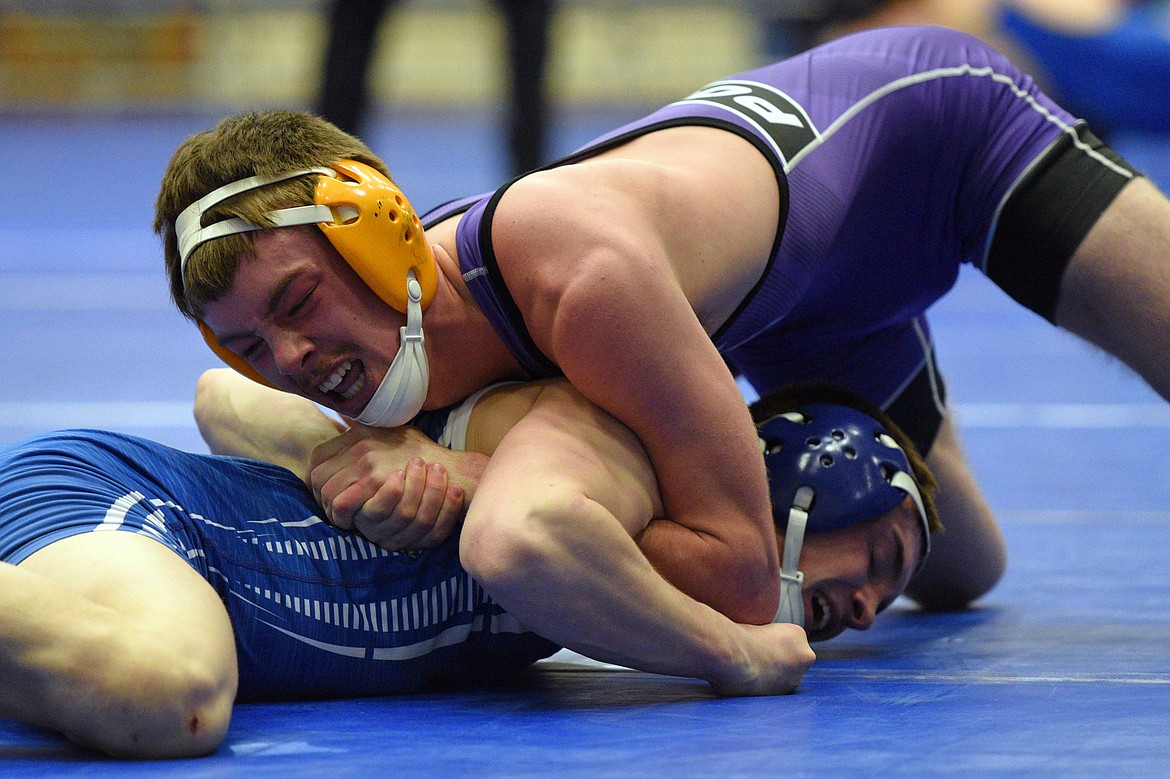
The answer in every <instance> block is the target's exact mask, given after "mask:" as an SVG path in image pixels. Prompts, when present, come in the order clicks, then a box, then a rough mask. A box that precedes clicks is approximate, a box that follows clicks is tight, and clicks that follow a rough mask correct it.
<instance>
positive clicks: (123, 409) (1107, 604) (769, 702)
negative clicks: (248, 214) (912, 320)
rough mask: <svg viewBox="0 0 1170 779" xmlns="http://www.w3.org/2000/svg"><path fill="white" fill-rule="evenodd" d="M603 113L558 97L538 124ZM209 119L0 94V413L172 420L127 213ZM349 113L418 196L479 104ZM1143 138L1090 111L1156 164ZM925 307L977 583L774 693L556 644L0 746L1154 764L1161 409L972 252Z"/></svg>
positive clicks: (963, 765)
mask: <svg viewBox="0 0 1170 779" xmlns="http://www.w3.org/2000/svg"><path fill="white" fill-rule="evenodd" d="M624 118H627V117H623V116H591V117H577V118H570V119H566V120H565V121H564V123H563V126H562V127H561V128H560V129H559V131H558V132H559V133H560V136H559V137H560V141H559V143H560V145H561V146H562V147H563V148H569V147H571V146H573V145H575V144H576V143H577V142H579V141H580V140H583V139H584V138H586V137H588V136H589V135H591V134H592V133H593V132H594V131H595V130H600V129H603V128H606V127H608V126H610V125H611V124H616V123H617V122H618V121H619V120H621V119H624ZM211 120H212V119H211V118H210V117H202V116H189V117H175V116H172V117H107V118H99V119H92V118H91V119H86V120H81V119H70V120H64V119H48V118H42V119H28V118H20V117H0V133H2V134H3V137H4V138H5V143H4V144H0V164H3V166H4V168H5V169H6V170H8V171H10V172H11V171H24V172H26V174H27V175H24V176H22V177H21V179H20V186H19V188H16V187H8V188H6V191H5V192H4V194H2V195H0V198H3V201H4V203H3V205H4V208H0V331H2V332H3V333H4V334H5V338H4V339H3V340H2V341H0V387H3V389H2V390H0V441H10V440H13V439H15V438H18V437H20V436H23V435H25V434H28V433H34V432H39V431H42V430H45V429H49V428H54V427H73V426H98V427H112V428H115V429H121V430H126V431H128V432H132V433H136V434H139V435H146V436H150V437H153V438H156V439H159V440H161V441H164V442H165V443H169V444H172V445H175V446H180V447H183V448H188V449H193V450H201V449H202V444H201V442H200V441H199V438H198V434H197V432H196V431H195V428H194V425H193V423H192V421H191V419H190V396H191V391H192V387H193V385H194V381H195V378H196V377H197V376H198V375H199V373H200V372H201V371H202V370H203V369H205V368H207V367H212V366H213V365H214V364H215V363H214V360H213V359H212V357H211V355H210V354H209V353H208V352H206V350H205V349H204V347H203V346H202V345H201V343H200V342H199V340H198V338H197V337H196V334H195V332H194V330H193V329H192V327H191V326H190V325H189V324H188V323H186V322H184V321H183V320H182V319H181V317H180V316H179V315H178V314H177V313H175V312H174V311H173V310H172V309H171V307H170V306H169V304H168V303H167V302H166V288H165V282H164V280H163V276H162V272H161V269H160V267H159V266H160V259H159V250H158V246H157V242H156V240H155V238H154V237H153V235H152V234H151V233H150V219H151V213H152V199H153V196H154V189H155V186H156V184H157V181H158V178H159V176H160V175H161V171H162V167H163V165H164V164H165V160H166V158H167V156H168V155H169V153H170V151H171V149H172V148H173V147H174V146H175V145H176V144H177V143H178V141H179V140H180V139H181V138H182V137H184V136H185V135H186V134H188V133H189V132H192V131H194V130H196V129H200V128H202V127H203V126H205V125H206V124H207V123H208V122H209V121H211ZM371 140H372V145H373V146H374V147H375V148H376V149H378V150H379V151H381V152H383V153H385V154H387V155H388V156H390V157H391V160H392V166H393V167H394V168H395V169H396V172H397V174H398V176H399V178H400V179H401V180H402V183H403V184H404V187H405V189H406V190H407V191H408V192H411V193H412V195H413V197H414V199H415V200H416V202H417V203H418V204H419V205H420V206H421V207H424V208H425V207H426V206H429V205H434V204H437V203H438V202H441V201H442V200H445V199H447V198H449V197H452V196H456V195H460V194H465V193H466V192H470V191H475V190H479V189H484V188H487V187H488V186H490V185H491V184H492V182H493V181H495V180H496V179H498V178H499V176H500V171H501V170H502V167H503V166H502V164H501V163H500V162H499V150H498V144H497V142H496V140H495V134H494V122H493V120H491V118H490V117H481V118H479V119H476V118H474V117H473V118H472V120H471V121H470V122H468V121H466V120H464V121H463V123H462V124H460V123H458V122H455V121H454V120H453V118H452V117H448V116H427V115H418V116H404V117H397V118H395V119H394V121H393V122H389V123H386V124H384V125H380V126H379V128H378V129H377V130H376V131H375V133H373V134H372V136H371ZM1167 145H1168V143H1167V142H1166V141H1165V140H1163V139H1153V138H1140V139H1137V138H1135V139H1120V140H1119V141H1118V146H1119V148H1121V149H1122V150H1123V152H1126V153H1129V154H1130V155H1131V156H1132V158H1133V159H1134V160H1135V161H1136V162H1138V164H1139V166H1141V167H1143V168H1144V169H1145V170H1147V171H1149V172H1151V174H1152V175H1153V176H1154V178H1155V180H1157V181H1159V182H1160V183H1162V185H1163V187H1166V186H1167V182H1170V166H1168V164H1167V160H1170V155H1168V154H1166V151H1167ZM394 149H405V150H410V153H411V154H412V155H413V157H412V159H411V160H405V159H403V160H397V159H395V151H394ZM451 150H455V153H454V154H450V153H449V152H450V151H451ZM933 322H934V326H935V331H936V335H937V339H938V344H939V355H940V360H941V363H942V368H943V371H944V373H945V375H946V376H947V377H948V380H949V382H950V390H951V395H952V397H953V399H954V400H955V403H956V407H957V411H958V419H959V421H960V425H961V428H962V432H963V436H964V439H965V441H966V444H967V447H968V449H969V452H970V455H971V459H972V461H973V463H974V467H975V469H976V472H977V473H978V475H979V477H980V479H981V481H982V483H983V484H984V487H985V489H986V492H987V494H988V496H989V499H990V500H991V503H992V505H993V506H994V508H995V509H996V510H997V512H998V513H999V515H1000V517H1001V519H1002V522H1003V525H1004V529H1005V533H1006V535H1007V538H1008V542H1009V548H1010V551H1011V563H1010V568H1009V571H1008V574H1007V576H1006V577H1005V579H1004V581H1003V582H1002V584H1001V585H1000V586H999V587H998V588H997V589H996V590H995V591H994V592H992V593H991V595H990V596H989V597H987V598H986V599H985V601H984V602H982V603H981V604H980V606H979V608H977V609H974V610H972V611H969V612H965V613H960V614H942V615H923V614H920V613H917V612H916V611H914V610H913V609H911V608H910V607H909V606H906V605H903V604H898V605H897V606H895V607H894V609H892V610H891V612H890V614H889V615H888V616H884V617H883V618H882V619H880V620H879V621H878V623H877V625H876V626H875V628H874V629H873V630H871V631H869V632H868V633H865V634H852V635H849V636H846V637H843V638H842V639H839V640H837V641H835V642H833V643H831V644H828V645H820V646H819V647H818V654H819V658H820V659H819V661H818V663H817V664H816V665H815V666H814V668H813V669H812V670H811V671H810V672H809V674H808V675H807V677H806V681H805V683H804V684H803V685H802V687H801V689H800V691H799V692H798V693H797V694H795V695H792V696H787V697H783V698H768V699H737V700H724V699H718V698H714V697H712V695H711V694H710V693H709V691H708V689H707V688H706V686H705V685H703V684H701V683H698V682H695V681H691V680H685V679H673V678H665V677H654V676H650V675H647V674H641V673H635V672H630V671H624V670H617V669H610V668H600V667H596V666H593V665H588V664H584V663H580V662H578V661H576V659H575V658H560V659H558V660H557V661H556V662H553V663H542V664H540V665H539V666H538V667H537V669H535V670H534V671H533V672H532V673H530V674H527V675H525V676H524V677H523V678H521V679H520V680H518V681H517V682H516V683H514V684H511V685H508V686H501V687H497V688H488V689H478V690H443V691H433V692H428V693H426V694H419V695H411V696H404V697H400V698H393V699H375V700H360V701H335V702H321V703H305V704H264V705H242V706H240V707H238V709H237V711H236V714H235V718H234V720H233V724H232V727H231V730H230V732H229V734H228V738H227V741H226V743H225V744H224V746H223V748H222V749H220V751H219V752H218V753H217V754H215V755H213V756H211V757H209V758H205V759H200V760H191V761H175V762H167V763H126V762H121V761H113V760H107V759H103V758H98V757H95V756H94V755H92V754H90V753H87V752H84V751H82V750H79V749H76V748H74V747H71V746H70V745H69V744H68V743H66V742H64V741H63V740H61V739H59V738H57V737H55V736H53V735H51V734H46V733H42V732H40V731H37V730H34V729H31V728H27V727H25V726H23V725H19V724H17V723H13V722H9V721H3V720H0V776H3V777H23V776H29V777H33V776H35V777H45V776H54V777H56V776H62V777H65V776H87V777H89V776H119V777H121V776H136V775H143V776H165V777H170V776H174V777H234V776H241V777H243V776H247V777H253V778H260V777H281V779H294V777H320V776H336V777H344V776H365V775H388V774H393V775H403V776H467V775H479V776H590V777H597V776H629V775H637V776H673V777H678V776H748V775H750V776H759V775H781V774H783V775H794V776H806V775H817V776H833V777H837V776H866V777H869V776H877V775H890V776H915V777H919V776H980V777H982V776H1004V777H1008V776H1011V777H1017V776H1023V775H1028V776H1062V777H1063V776H1089V775H1105V776H1148V777H1155V776H1165V775H1166V766H1167V765H1170V736H1167V724H1168V723H1170V566H1168V563H1170V478H1168V477H1170V409H1168V407H1167V406H1166V404H1164V403H1163V402H1162V401H1161V400H1160V399H1158V398H1157V397H1156V396H1154V395H1153V393H1152V392H1150V391H1149V390H1148V389H1147V388H1146V387H1145V386H1144V385H1143V384H1141V383H1140V382H1138V381H1137V380H1135V379H1134V378H1133V377H1131V376H1129V375H1128V374H1127V373H1126V372H1125V371H1124V370H1123V369H1122V368H1120V367H1118V366H1116V365H1114V364H1112V363H1111V362H1109V361H1107V360H1105V359H1104V358H1102V357H1101V356H1099V355H1097V354H1095V353H1093V352H1092V351H1091V350H1090V349H1088V348H1087V347H1085V346H1083V345H1081V344H1079V343H1078V342H1076V341H1075V340H1073V339H1072V338H1069V337H1066V336H1064V335H1062V334H1060V333H1057V332H1055V331H1053V330H1052V329H1051V328H1050V327H1049V326H1048V325H1047V324H1045V323H1044V322H1042V321H1041V320H1039V319H1038V318H1036V317H1035V316H1032V315H1030V314H1028V313H1026V312H1022V311H1020V310H1018V309H1017V308H1016V307H1014V306H1013V305H1012V304H1011V303H1010V302H1009V301H1007V300H1006V298H1004V297H1003V296H1002V295H1001V294H1000V293H998V292H997V291H996V290H995V289H994V288H993V287H991V285H990V284H988V283H987V282H986V281H985V280H983V279H982V278H980V277H978V276H976V275H974V274H968V273H965V274H964V275H963V276H962V278H961V279H960V283H959V285H958V287H957V288H956V290H955V291H954V292H953V293H952V295H951V296H950V297H948V299H947V300H946V301H945V302H944V303H942V304H941V305H940V306H939V307H938V310H937V311H936V312H935V314H934V319H933Z"/></svg>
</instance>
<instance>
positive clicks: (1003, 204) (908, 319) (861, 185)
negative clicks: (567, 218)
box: [424, 27, 1135, 452]
mask: <svg viewBox="0 0 1170 779" xmlns="http://www.w3.org/2000/svg"><path fill="white" fill-rule="evenodd" d="M679 125H705V126H711V127H718V128H723V129H726V130H728V131H729V132H734V133H737V134H739V135H741V136H743V137H745V138H747V139H748V140H749V141H751V142H752V143H753V144H754V145H755V146H756V147H757V148H758V149H759V150H760V153H761V154H763V155H764V156H765V157H767V159H768V160H769V161H770V162H771V164H772V166H773V167H774V169H775V171H776V177H777V181H778V182H779V186H780V192H781V208H780V213H779V214H778V215H777V229H776V243H775V248H774V253H773V256H772V258H771V261H770V263H769V265H768V267H767V270H766V271H765V273H764V276H763V277H762V278H761V279H760V282H759V283H758V284H757V285H756V287H755V289H753V290H752V291H751V293H749V294H748V295H747V296H746V298H745V299H744V301H743V302H742V304H741V305H740V307H739V309H738V310H737V311H736V313H735V314H733V315H732V317H731V318H730V319H729V320H728V321H727V322H726V323H724V325H723V326H722V327H721V328H720V329H719V330H718V332H716V333H715V334H714V335H713V339H714V341H715V343H716V345H717V346H718V347H719V349H720V351H721V352H722V353H723V354H724V356H725V357H726V358H728V359H729V361H731V362H732V363H733V364H734V366H735V367H736V368H738V369H739V370H740V371H741V372H742V373H743V375H744V376H745V377H746V378H747V379H748V380H749V381H750V382H751V384H752V385H753V386H754V387H755V388H756V389H757V390H759V391H760V392H761V393H764V392H767V391H769V390H771V389H774V388H776V387H779V386H782V385H784V384H787V383H790V382H794V381H825V382H833V383H837V384H840V385H843V386H846V387H848V388H850V389H852V390H854V391H856V392H858V393H860V394H861V395H863V396H864V397H866V398H867V399H868V400H870V401H871V402H874V403H876V404H878V405H879V406H881V407H882V408H885V409H888V410H889V411H890V413H891V416H893V417H894V418H895V421H897V422H899V423H900V424H902V425H903V426H904V428H905V429H906V430H907V432H908V433H909V434H910V435H911V437H912V438H914V439H915V442H916V443H917V444H918V445H919V446H920V448H921V449H922V451H924V452H925V451H929V448H930V443H931V442H932V440H933V436H934V433H935V431H936V430H937V427H938V424H939V422H940V421H941V418H942V396H943V390H942V387H941V383H940V381H939V380H938V377H937V373H936V368H935V366H934V361H933V356H932V351H933V349H932V345H931V340H930V333H929V329H928V327H927V323H926V318H925V316H924V312H925V311H926V309H927V308H928V307H929V306H930V305H931V304H932V303H934V302H935V301H936V300H938V299H939V298H940V297H941V296H942V295H943V294H945V293H946V292H947V291H948V290H949V289H950V288H951V286H952V285H953V284H954V283H955V280H956V278H957V276H958V272H959V267H960V265H961V264H962V263H970V264H972V265H974V266H976V267H978V268H980V269H981V270H983V272H985V273H986V274H987V275H988V276H989V277H990V278H992V279H993V280H994V281H995V282H996V283H997V284H999V285H1000V286H1001V287H1003V288H1004V289H1005V290H1006V291H1007V292H1008V293H1009V294H1011V295H1012V296H1013V297H1015V298H1016V299H1017V300H1019V301H1020V302H1022V303H1024V304H1025V305H1027V306H1029V307H1030V308H1032V309H1033V310H1036V311H1037V312H1039V313H1041V314H1042V315H1044V316H1046V317H1048V318H1049V319H1051V318H1052V316H1053V314H1054V308H1055V299H1056V290H1057V289H1058V287H1059V282H1060V276H1061V274H1062V272H1063V268H1064V266H1065V264H1066V263H1067V261H1068V259H1069V257H1070V256H1071V254H1072V252H1073V251H1074V250H1075V248H1076V245H1077V244H1078V243H1079V240H1080V238H1081V237H1083V236H1084V234H1085V233H1086V232H1087V231H1088V229H1089V228H1090V227H1091V226H1092V224H1093V223H1094V222H1095V221H1096V219H1097V217H1098V216H1099V215H1100V213H1101V212H1102V211H1103V210H1104V209H1105V207H1106V206H1107V205H1108V203H1109V202H1111V200H1112V198H1113V197H1114V196H1115V195H1116V194H1117V192H1118V191H1120V189H1121V187H1122V186H1124V184H1125V183H1127V182H1128V181H1129V180H1130V179H1132V178H1133V176H1134V175H1135V174H1134V172H1133V170H1132V169H1131V168H1130V167H1129V166H1128V165H1126V164H1125V163H1124V161H1122V160H1120V158H1118V157H1117V156H1116V155H1115V154H1113V153H1112V152H1111V151H1110V150H1109V149H1108V148H1107V147H1104V146H1103V144H1101V143H1100V141H1098V140H1097V139H1096V138H1094V137H1093V136H1092V135H1091V133H1089V132H1088V131H1087V130H1086V129H1085V128H1084V127H1083V126H1082V125H1081V124H1080V123H1078V122H1077V120H1076V119H1074V118H1073V117H1072V116H1071V115H1070V114H1068V113H1067V112H1066V111H1064V110H1063V109H1061V108H1060V107H1059V106H1057V105H1056V104H1055V103H1053V102H1052V101H1051V100H1050V99H1049V98H1048V97H1046V96H1045V95H1044V94H1042V93H1041V92H1040V91H1039V90H1038V89H1037V88H1036V86H1035V84H1033V82H1032V80H1031V79H1030V78H1029V77H1028V76H1026V75H1025V74H1023V73H1021V72H1020V71H1019V70H1018V69H1017V68H1016V67H1015V66H1014V65H1013V64H1012V63H1011V62H1010V61H1008V60H1007V59H1006V58H1004V57H1003V56H1002V55H1000V54H999V53H998V52H996V51H994V50H993V49H991V48H989V47H988V46H987V45H986V44H984V43H982V42H981V41H979V40H978V39H976V38H973V37H970V36H968V35H965V34H963V33H959V32H955V31H952V30H946V29H943V28H929V27H918V28H911V27H906V28H890V29H883V30H874V31H869V32H864V33H859V34H857V35H853V36H849V37H846V38H842V39H839V40H836V41H833V42H831V43H828V44H826V45H824V46H821V47H818V48H816V49H813V50H811V51H808V52H806V53H804V54H802V55H799V56H796V57H793V58H791V59H788V60H784V61H782V62H779V63H776V64H774V65H770V66H768V67H764V68H760V69H758V70H753V71H749V72H746V73H741V74H738V75H735V76H731V77H729V78H727V79H722V80H720V81H716V82H714V83H712V84H709V85H708V86H706V87H704V88H702V89H700V90H698V91H697V92H695V93H694V94H692V95H690V96H689V97H687V98H685V99H683V100H681V101H679V102H676V103H672V104H670V105H668V106H666V107H665V108H662V109H660V110H658V111H656V112H655V113H653V114H650V115H649V116H647V117H645V118H643V119H640V120H638V121H636V122H633V123H631V124H628V125H626V126H624V127H621V128H619V129H617V130H615V131H613V132H611V133H608V134H607V135H604V136H602V137H600V138H598V139H596V140H595V141H593V142H591V143H589V144H588V145H586V146H585V147H584V148H582V149H581V150H579V151H577V152H575V153H574V154H572V155H570V156H569V157H566V158H565V159H562V160H559V161H557V162H555V163H553V165H552V166H557V165H566V164H572V163H574V162H578V161H581V160H583V159H587V158H588V157H590V156H592V155H595V154H597V153H599V152H601V151H604V150H607V149H611V148H613V147H615V146H617V145H620V144H622V143H625V142H627V141H629V140H631V139H632V138H635V137H637V136H639V135H644V134H646V133H650V132H654V131H656V130H660V129H665V128H667V127H673V126H679ZM552 166H550V167H552ZM1053 180H1059V181H1060V182H1061V186H1059V187H1053V186H1050V184H1051V182H1052V181H1053ZM1046 185H1047V186H1046ZM506 189H507V186H505V187H502V188H501V189H499V190H497V191H495V192H493V193H489V194H485V195H482V196H478V197H475V198H467V199H464V200H461V201H456V202H454V203H450V204H447V205H445V206H443V207H441V208H439V209H436V210H435V211H433V212H431V213H430V214H428V215H427V216H426V218H425V219H424V223H425V224H426V225H427V226H430V225H433V224H436V223H438V222H440V221H442V220H443V219H446V218H448V217H450V216H453V215H456V214H459V213H464V216H463V219H462V221H461V222H460V224H459V227H458V231H457V240H458V248H459V261H460V265H461V267H462V270H463V274H464V280H465V281H466V282H467V284H468V286H469V288H470V289H471V291H472V293H473V294H474V295H475V298H476V300H477V302H478V303H479V305H480V306H481V308H482V309H483V310H484V311H485V313H486V314H487V316H488V317H489V319H490V320H491V321H492V322H493V324H494V325H495V327H496V328H497V330H498V331H499V332H500V333H501V335H502V336H503V337H504V339H505V341H506V342H507V343H508V345H509V347H510V348H511V350H512V351H513V352H514V353H515V354H516V356H517V357H518V358H519V360H520V362H521V364H522V365H523V366H524V368H525V369H526V370H527V371H528V372H529V373H531V374H532V375H533V376H548V375H555V374H557V373H559V370H558V368H557V367H556V366H555V365H554V364H552V363H551V362H550V361H549V360H548V358H547V357H545V356H544V355H543V354H541V353H540V351H539V350H538V349H537V348H536V347H535V345H534V344H533V342H532V340H531V338H530V337H529V334H528V333H527V331H526V330H525V327H524V324H523V320H522V318H521V316H520V314H519V311H518V309H517V308H516V306H515V303H514V302H513V301H512V299H511V297H510V295H509V294H508V291H507V288H506V286H505V280H504V279H502V278H501V276H500V272H499V269H498V267H497V265H496V262H495V258H494V256H493V252H492V245H491V218H492V214H493V212H494V209H495V206H496V204H497V203H498V201H499V199H500V197H501V196H502V195H503V193H504V191H505V190H506ZM1037 192H1044V193H1045V195H1044V197H1043V198H1041V197H1040V196H1039V195H1038V194H1036V193H1037ZM1086 203H1087V204H1089V207H1088V208H1087V210H1086V206H1085V204H1086ZM1003 214H1007V215H1008V216H1010V217H1011V223H1012V228H1011V229H1009V230H999V231H997V225H998V224H999V223H1000V219H1001V215H1003ZM999 233H1002V235H1000V234H999ZM1045 235H1052V236H1056V238H1059V240H1057V239H1056V238H1054V239H1053V240H1052V241H1049V242H1047V243H1046V244H1045V245H1044V246H1043V247H1042V249H1041V250H1039V251H1037V250H1035V249H1034V247H1032V246H1026V245H1025V244H1027V243H1028V242H1029V241H1034V240H1038V239H1037V238H1036V237H1035V236H1045ZM1028 263H1031V264H1034V267H1033V266H1030V265H1027V264H1028Z"/></svg>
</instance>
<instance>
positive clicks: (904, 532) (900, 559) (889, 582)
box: [780, 497, 924, 641]
mask: <svg viewBox="0 0 1170 779" xmlns="http://www.w3.org/2000/svg"><path fill="white" fill-rule="evenodd" d="M923 541H924V539H923V537H922V525H921V520H919V518H918V514H917V509H916V508H915V506H914V502H913V501H912V500H911V499H910V498H909V497H907V498H906V499H905V500H904V501H903V502H902V503H901V504H900V505H898V506H897V507H895V508H894V509H893V510H891V511H889V512H887V513H886V514H883V515H882V516H880V517H877V518H876V519H870V520H866V521H865V522H859V523H857V524H855V525H851V526H848V527H844V528H840V529H838V530H832V531H829V532H827V533H809V534H807V535H805V539H804V546H803V548H802V550H801V554H800V570H801V571H803V572H804V587H803V592H802V595H803V597H804V610H805V630H806V631H807V632H808V636H809V640H810V641H826V640H828V639H830V638H834V637H836V636H838V635H840V634H841V633H842V632H844V630H845V629H846V628H853V629H855V630H868V629H869V627H870V625H872V624H873V620H874V617H876V616H877V615H878V614H879V613H881V612H882V611H883V610H884V609H885V608H886V607H887V606H889V605H890V604H891V603H893V601H894V600H895V599H896V598H897V597H898V596H899V595H901V594H902V592H903V591H905V589H906V586H907V585H908V584H909V583H910V578H911V577H912V576H913V575H914V572H915V570H916V569H917V567H918V562H919V559H920V558H921V556H922V545H923ZM783 543H784V541H783V534H782V533H781V540H780V544H781V551H783Z"/></svg>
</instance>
